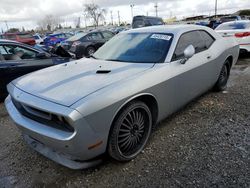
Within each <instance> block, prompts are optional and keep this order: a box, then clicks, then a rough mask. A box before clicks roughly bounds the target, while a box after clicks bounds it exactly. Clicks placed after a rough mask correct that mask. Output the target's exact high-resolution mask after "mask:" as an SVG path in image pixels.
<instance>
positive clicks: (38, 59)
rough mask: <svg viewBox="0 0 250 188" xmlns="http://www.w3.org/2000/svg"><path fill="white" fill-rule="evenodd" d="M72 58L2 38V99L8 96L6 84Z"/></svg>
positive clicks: (0, 66)
mask: <svg viewBox="0 0 250 188" xmlns="http://www.w3.org/2000/svg"><path fill="white" fill-rule="evenodd" d="M69 60H70V57H69V56H68V55H65V57H59V56H57V55H55V54H50V53H47V52H45V51H43V50H39V49H36V48H33V47H31V46H29V45H26V44H22V43H19V42H15V41H9V40H4V39H1V40H0V100H3V99H4V98H5V97H6V96H7V90H6V85H7V84H8V83H9V82H11V81H12V80H14V79H16V78H18V77H20V76H22V75H24V74H27V73H30V72H33V71H36V70H39V69H42V68H45V67H49V66H52V65H56V64H60V63H65V62H68V61H69Z"/></svg>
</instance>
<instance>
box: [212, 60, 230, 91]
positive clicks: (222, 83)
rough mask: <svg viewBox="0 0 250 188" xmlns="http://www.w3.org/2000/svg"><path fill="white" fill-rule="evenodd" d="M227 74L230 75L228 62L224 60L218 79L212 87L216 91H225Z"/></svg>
mask: <svg viewBox="0 0 250 188" xmlns="http://www.w3.org/2000/svg"><path fill="white" fill-rule="evenodd" d="M229 73H230V63H229V61H228V60H226V61H225V63H224V65H223V66H222V68H221V72H220V75H219V78H218V80H217V82H216V84H215V87H214V88H215V90H216V91H223V90H225V89H226V87H227V81H228V78H229Z"/></svg>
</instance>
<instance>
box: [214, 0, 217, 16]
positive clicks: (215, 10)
mask: <svg viewBox="0 0 250 188" xmlns="http://www.w3.org/2000/svg"><path fill="white" fill-rule="evenodd" d="M214 17H215V18H216V17H217V0H215V8H214Z"/></svg>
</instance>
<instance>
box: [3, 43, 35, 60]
mask: <svg viewBox="0 0 250 188" xmlns="http://www.w3.org/2000/svg"><path fill="white" fill-rule="evenodd" d="M4 48H5V50H6V51H7V54H8V55H9V56H10V55H12V56H13V57H14V56H15V57H18V58H20V59H34V58H35V57H36V54H37V52H35V51H32V50H29V49H27V48H23V47H21V46H15V45H5V46H4Z"/></svg>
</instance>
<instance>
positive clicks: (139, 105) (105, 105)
mask: <svg viewBox="0 0 250 188" xmlns="http://www.w3.org/2000/svg"><path fill="white" fill-rule="evenodd" d="M238 55H239V46H238V44H237V43H236V42H235V41H234V40H232V41H231V40H230V41H229V40H226V39H225V38H223V37H221V36H219V35H218V34H217V33H216V32H215V31H213V30H212V29H210V28H208V27H204V26H195V25H177V26H175V25H171V26H170V25H168V26H154V27H145V28H140V29H132V30H129V31H125V32H122V33H120V34H118V35H116V36H114V37H113V38H112V39H111V40H110V41H108V42H107V43H105V44H104V45H103V46H102V47H101V48H99V50H97V51H96V52H95V53H94V54H93V56H92V57H91V58H83V59H81V60H78V61H73V62H70V63H67V64H66V65H58V66H54V67H51V68H47V69H43V70H40V71H37V72H35V73H31V74H29V75H27V76H24V77H22V78H19V79H16V80H15V81H13V82H11V83H10V84H9V85H8V91H9V93H10V95H9V96H8V98H7V99H6V100H5V105H6V108H7V110H8V112H9V115H10V116H11V118H12V119H13V120H14V122H15V123H16V125H17V127H18V128H19V129H20V130H21V132H22V134H23V135H24V138H25V140H26V142H27V143H28V144H29V145H30V146H31V147H32V148H33V149H35V150H36V151H38V152H40V153H41V154H43V155H45V156H47V157H48V158H50V159H52V160H54V161H56V162H58V163H60V164H62V165H64V166H67V167H69V168H73V169H79V168H86V167H89V166H91V165H95V164H97V163H98V162H99V160H100V159H99V158H98V156H100V155H102V154H103V153H105V152H107V153H108V154H109V155H110V156H111V157H112V158H114V159H115V160H118V161H122V162H125V161H130V160H131V159H133V158H135V157H136V156H137V155H138V154H139V153H140V152H141V151H142V150H143V149H144V148H145V146H146V144H147V142H148V139H149V137H150V134H151V130H152V127H153V126H155V125H156V124H157V122H159V121H161V120H163V119H164V118H166V117H167V116H169V115H170V114H172V113H174V112H175V111H177V110H178V109H180V108H181V107H183V106H184V105H185V104H187V103H188V102H189V101H191V100H193V99H194V98H195V97H198V96H200V95H201V94H203V93H204V92H207V91H208V90H210V89H211V88H214V89H216V90H217V91H220V90H223V89H225V88H226V85H227V80H228V77H229V75H230V69H231V67H232V66H233V65H234V64H235V63H236V61H237V58H238Z"/></svg>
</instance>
